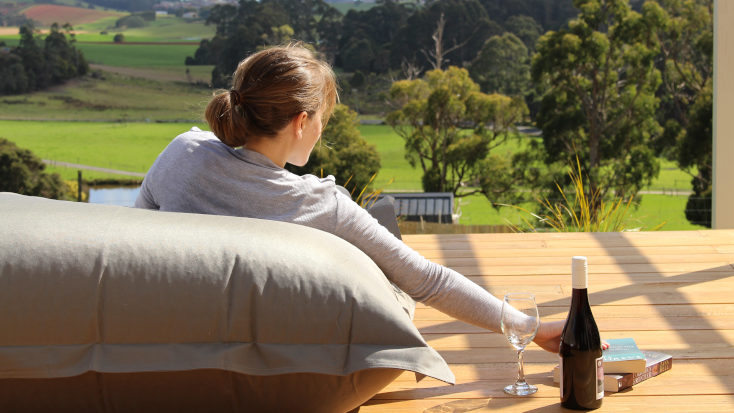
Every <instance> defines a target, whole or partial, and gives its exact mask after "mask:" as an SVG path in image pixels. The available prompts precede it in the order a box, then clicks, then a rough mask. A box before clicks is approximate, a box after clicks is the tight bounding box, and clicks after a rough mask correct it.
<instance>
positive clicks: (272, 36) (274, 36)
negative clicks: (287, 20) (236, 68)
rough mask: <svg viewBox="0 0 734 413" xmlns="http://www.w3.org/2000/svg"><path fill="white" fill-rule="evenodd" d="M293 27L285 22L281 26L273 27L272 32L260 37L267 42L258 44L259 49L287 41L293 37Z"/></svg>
mask: <svg viewBox="0 0 734 413" xmlns="http://www.w3.org/2000/svg"><path fill="white" fill-rule="evenodd" d="M293 33H294V32H293V28H292V27H291V26H288V25H287V24H284V25H282V26H280V27H271V28H270V33H269V34H268V33H263V34H262V35H260V37H261V38H262V39H263V41H264V42H265V44H264V45H262V46H258V47H257V50H265V49H267V48H268V47H271V46H276V45H279V44H283V43H286V42H288V41H290V40H291V38H293Z"/></svg>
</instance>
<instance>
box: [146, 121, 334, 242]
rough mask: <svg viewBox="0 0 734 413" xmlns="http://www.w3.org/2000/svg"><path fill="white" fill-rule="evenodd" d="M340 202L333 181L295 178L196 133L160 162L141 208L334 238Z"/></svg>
mask: <svg viewBox="0 0 734 413" xmlns="http://www.w3.org/2000/svg"><path fill="white" fill-rule="evenodd" d="M336 196H337V195H336V185H335V184H334V178H333V177H327V178H323V179H318V178H316V177H315V176H313V175H305V176H302V177H301V176H297V175H294V174H292V173H289V172H288V171H287V170H285V169H283V168H280V167H278V166H277V165H275V164H274V163H273V162H272V161H271V160H270V159H268V158H267V157H266V156H264V155H261V154H259V153H257V152H254V151H248V150H245V149H241V148H240V149H233V148H230V147H229V146H227V145H225V144H223V143H222V142H221V141H220V140H219V139H217V137H216V136H214V134H212V133H211V132H203V131H201V130H200V129H199V128H196V127H194V128H191V130H190V131H188V132H186V133H183V134H181V135H179V136H178V137H176V139H174V140H173V141H172V142H171V143H170V144H169V146H168V147H167V148H166V149H165V150H164V151H163V153H161V155H160V156H159V157H158V159H156V161H155V163H154V164H153V166H152V167H151V169H150V171H149V172H148V175H147V176H146V179H145V181H144V182H143V187H142V189H141V191H140V196H139V197H138V199H137V200H136V202H135V206H136V207H137V208H145V209H159V210H161V211H170V212H189V213H197V214H212V215H230V216H240V217H248V218H258V219H269V220H274V221H283V222H291V223H295V224H300V225H305V226H309V227H312V228H316V229H320V230H323V231H327V232H332V233H333V232H334V225H335V222H336V221H335V219H336V212H337V198H336Z"/></svg>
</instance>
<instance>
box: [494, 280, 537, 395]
mask: <svg viewBox="0 0 734 413" xmlns="http://www.w3.org/2000/svg"><path fill="white" fill-rule="evenodd" d="M539 325H540V317H538V307H537V306H536V305H535V296H534V295H532V294H526V293H510V294H505V299H504V301H503V302H502V332H503V333H505V337H507V339H508V340H510V344H512V345H513V346H515V348H516V349H517V359H518V368H519V372H518V374H517V381H516V382H515V384H512V385H509V386H507V387H505V389H504V390H505V393H507V394H512V395H515V396H527V395H530V394H533V393H535V392H537V391H538V388H537V387H535V386H531V385H529V384H528V383H527V382H526V381H525V372H524V371H523V366H522V355H523V351H525V346H527V345H528V344H530V342H531V341H533V339H534V338H535V334H536V333H537V332H538V326H539Z"/></svg>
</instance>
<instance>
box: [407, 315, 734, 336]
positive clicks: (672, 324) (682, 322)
mask: <svg viewBox="0 0 734 413" xmlns="http://www.w3.org/2000/svg"><path fill="white" fill-rule="evenodd" d="M413 324H415V326H416V327H418V331H420V332H421V334H476V333H484V332H486V330H484V329H481V328H479V327H475V326H473V325H471V324H467V323H464V322H462V321H457V320H452V321H442V320H425V321H420V320H418V321H414V322H413ZM596 324H597V325H598V326H599V330H600V331H602V332H604V331H621V330H628V331H660V330H670V329H674V330H712V329H713V330H732V329H734V317H730V316H727V317H712V318H703V317H675V318H663V317H653V318H649V317H640V318H624V319H615V318H610V319H601V320H596Z"/></svg>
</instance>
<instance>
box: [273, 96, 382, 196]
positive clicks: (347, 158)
mask: <svg viewBox="0 0 734 413" xmlns="http://www.w3.org/2000/svg"><path fill="white" fill-rule="evenodd" d="M380 167H381V165H380V155H379V153H378V152H377V148H376V147H375V145H372V144H369V143H367V141H365V140H364V138H362V135H361V134H360V132H359V121H358V120H357V113H356V112H354V111H352V110H350V109H349V108H348V107H347V106H345V105H342V104H338V105H336V107H335V108H334V114H333V116H332V119H331V120H330V121H329V123H328V124H327V125H326V127H325V128H324V132H323V133H322V134H321V139H320V140H319V142H318V143H317V144H316V146H314V148H313V150H312V151H311V156H310V158H309V161H308V163H307V164H306V165H305V166H303V167H297V166H293V165H287V166H286V168H287V169H288V170H289V171H291V172H293V173H295V174H298V175H303V174H312V175H316V176H318V177H321V176H326V175H334V177H335V178H336V183H337V184H339V185H344V184H345V183H346V182H347V181H349V185H348V187H347V189H350V190H351V189H353V188H356V190H355V196H357V195H359V193H360V192H361V191H362V189H363V188H365V187H366V186H367V185H368V183H369V182H370V180H371V179H372V177H373V176H374V175H375V174H376V173H377V172H379V171H380ZM350 177H351V179H350Z"/></svg>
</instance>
